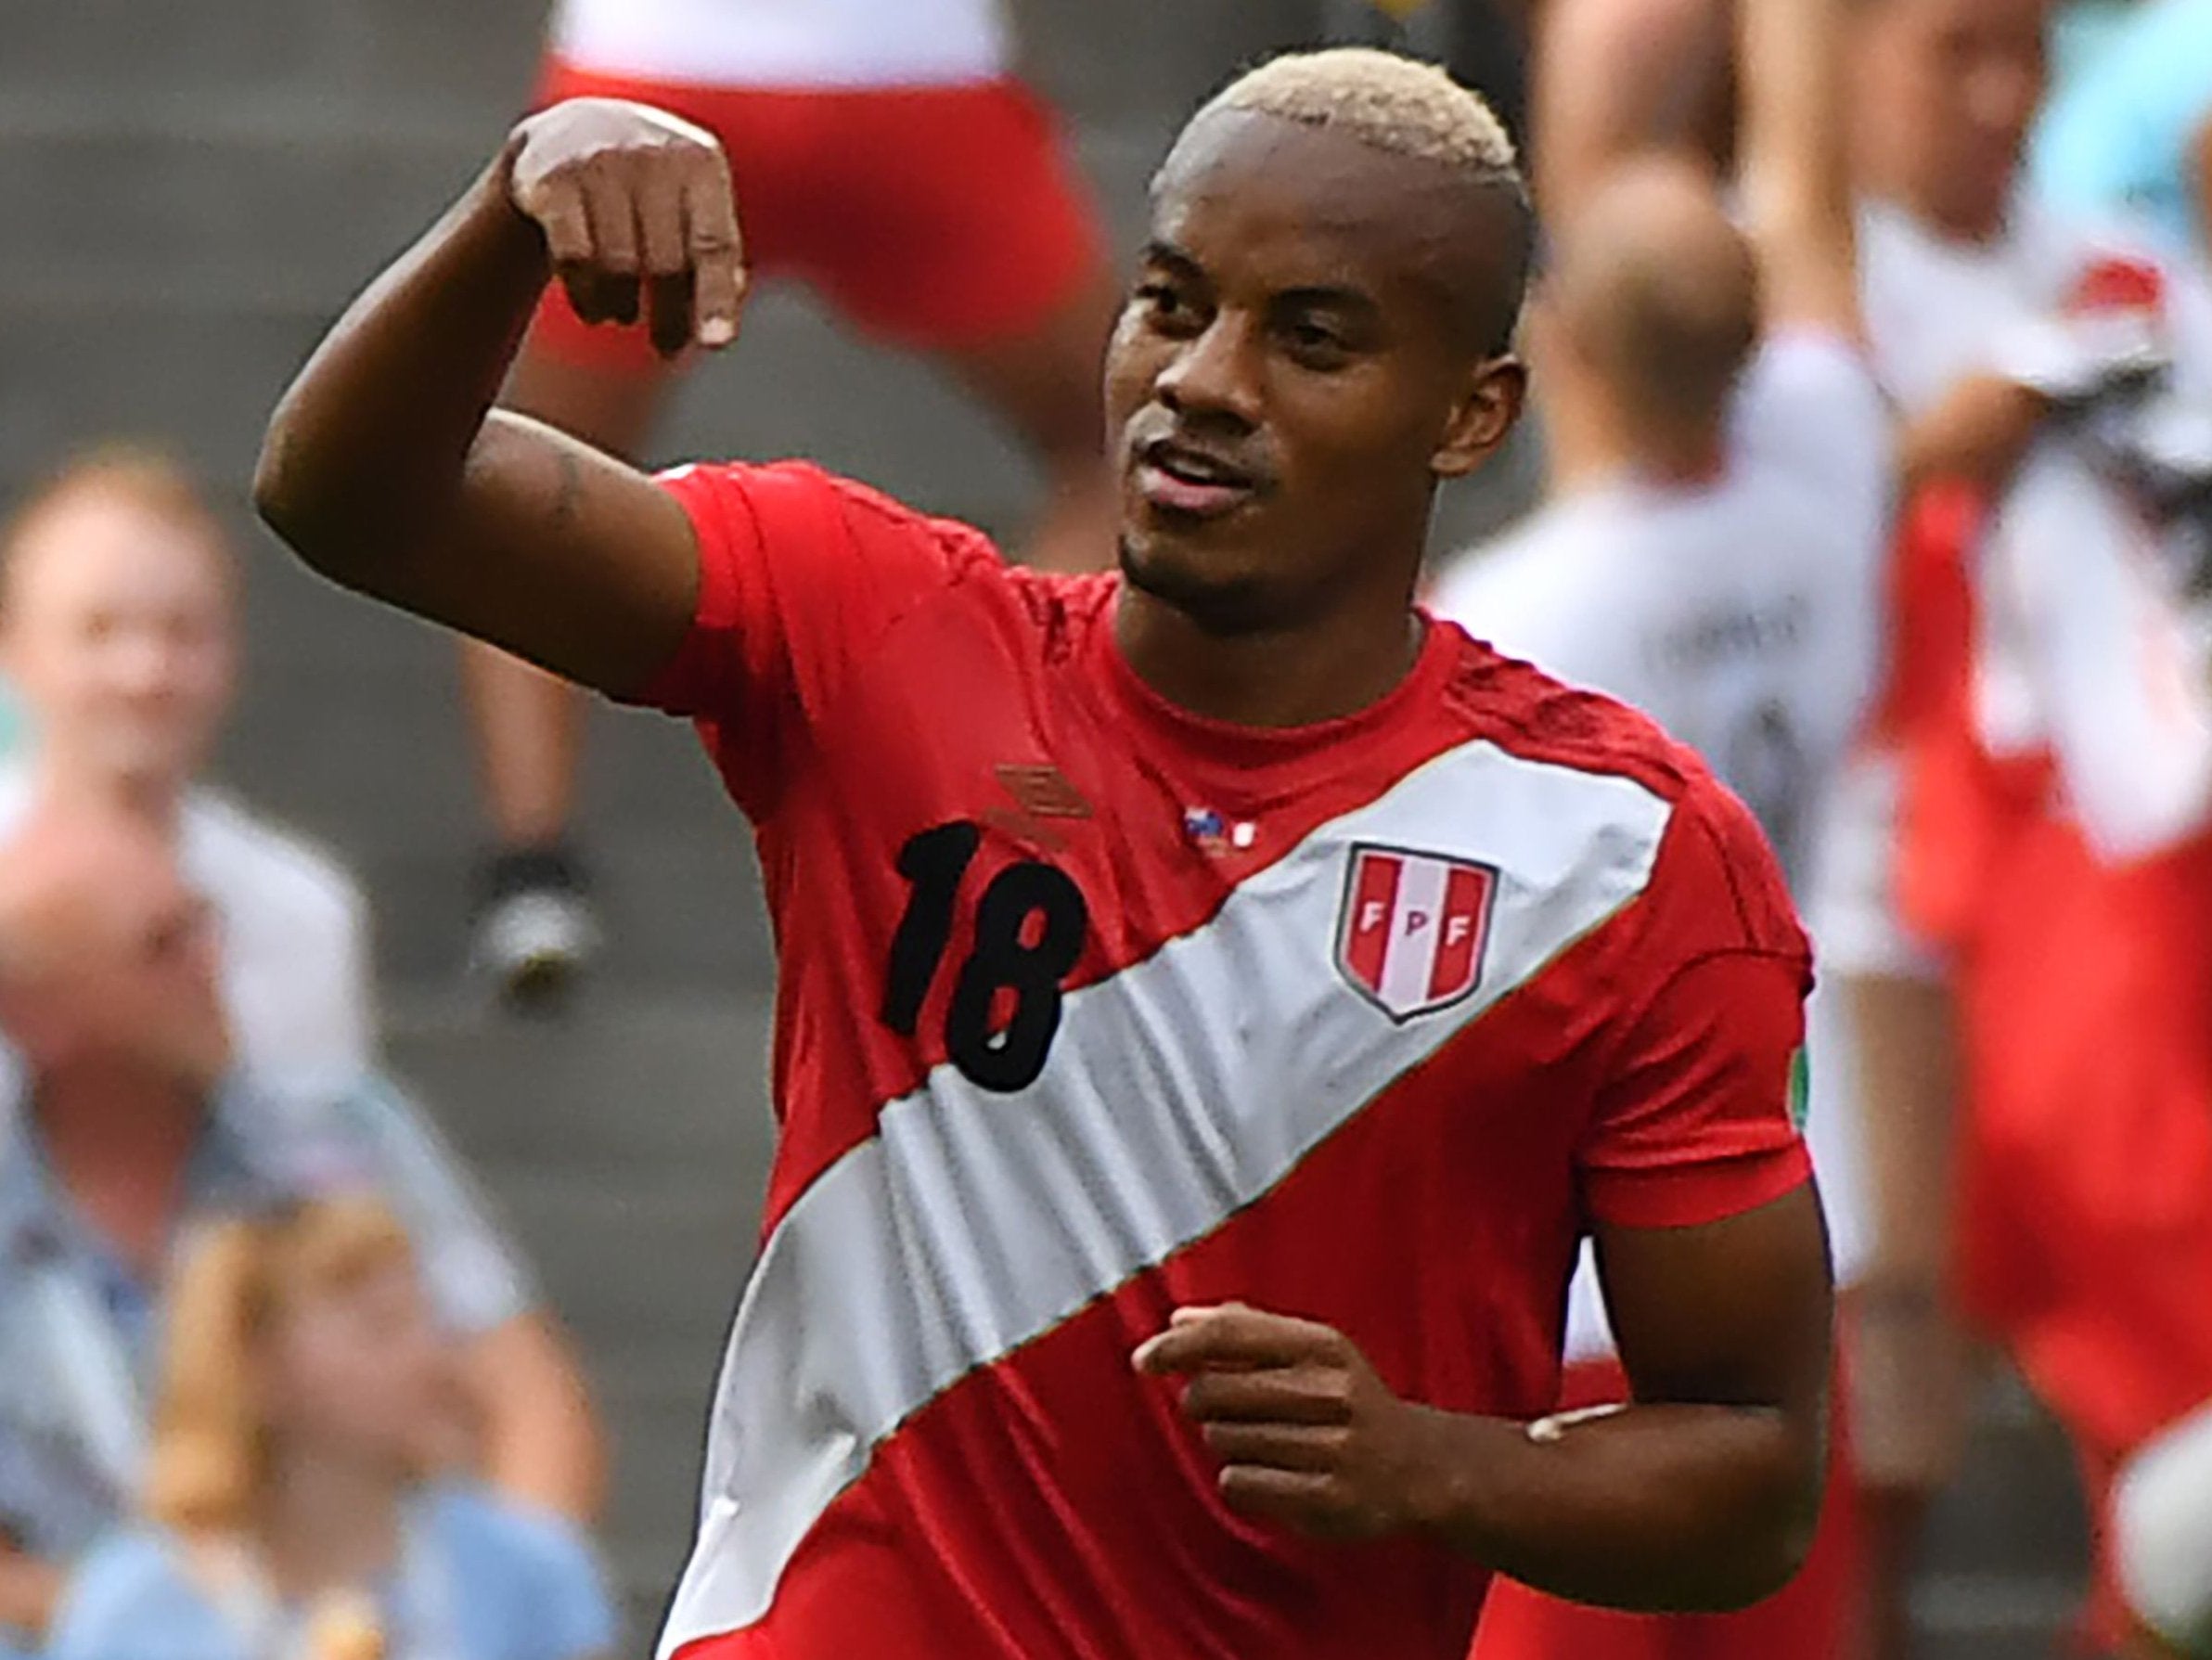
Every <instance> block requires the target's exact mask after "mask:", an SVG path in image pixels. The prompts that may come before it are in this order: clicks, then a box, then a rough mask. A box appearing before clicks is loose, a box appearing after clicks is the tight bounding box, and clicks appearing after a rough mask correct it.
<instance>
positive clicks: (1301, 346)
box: [1282, 317, 1351, 369]
mask: <svg viewBox="0 0 2212 1660" xmlns="http://www.w3.org/2000/svg"><path fill="white" fill-rule="evenodd" d="M1282 333H1283V340H1284V341H1285V342H1286V343H1287V344H1288V345H1289V347H1290V350H1291V355H1292V357H1293V358H1295V359H1296V360H1297V361H1298V362H1299V363H1301V364H1303V365H1305V367H1307V368H1315V369H1331V368H1337V367H1342V366H1343V364H1344V360H1345V358H1346V357H1347V356H1348V355H1349V354H1350V352H1351V346H1350V343H1349V342H1348V341H1345V339H1344V336H1343V335H1342V334H1340V333H1338V332H1337V331H1336V330H1335V329H1334V328H1331V327H1330V326H1329V325H1328V324H1327V323H1323V322H1320V321H1318V320H1317V319H1315V318H1312V317H1301V318H1299V319H1297V320H1296V321H1294V322H1292V323H1289V324H1286V325H1285V326H1284V328H1283V331H1282Z"/></svg>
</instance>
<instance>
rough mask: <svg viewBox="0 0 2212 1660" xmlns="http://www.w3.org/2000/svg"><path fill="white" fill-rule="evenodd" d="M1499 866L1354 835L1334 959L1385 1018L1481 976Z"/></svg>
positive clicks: (1462, 991) (1465, 987)
mask: <svg viewBox="0 0 2212 1660" xmlns="http://www.w3.org/2000/svg"><path fill="white" fill-rule="evenodd" d="M1497 888H1498V872H1497V871H1496V870H1495V869H1492V868H1491V867H1490V866H1488V865H1478V864H1476V863H1474V862H1473V860H1471V859H1454V858H1446V857H1445V856H1442V855H1440V854H1433V853H1409V852H1408V851H1406V850H1405V849H1403V848H1397V847H1377V846H1374V845H1372V844H1370V843H1355V844H1354V845H1353V848H1352V852H1351V866H1350V869H1348V870H1346V872H1345V873H1344V906H1343V908H1342V910H1341V912H1340V914H1339V915H1338V917H1337V920H1336V966H1337V967H1338V968H1339V969H1340V970H1342V971H1343V972H1344V977H1345V978H1346V979H1347V980H1349V981H1351V983H1352V984H1353V985H1354V986H1355V987H1356V988H1357V990H1358V991H1359V993H1360V995H1361V996H1363V997H1366V998H1367V999H1368V1000H1369V1001H1370V1002H1371V1003H1373V1004H1375V1005H1376V1006H1377V1007H1378V1008H1380V1009H1381V1010H1382V1011H1383V1012H1384V1013H1385V1014H1387V1015H1389V1016H1390V1018H1391V1019H1393V1020H1397V1021H1405V1020H1411V1019H1412V1018H1413V1017H1414V1016H1415V1015H1417V1014H1426V1013H1428V1012H1429V1011H1430V1010H1433V1009H1442V1008H1443V1007H1445V1006H1446V1005H1447V1004H1449V1003H1456V1002H1458V1001H1459V1000H1460V998H1461V997H1465V996H1466V995H1467V994H1468V993H1469V992H1471V991H1473V989H1474V988H1475V985H1476V984H1477V983H1478V982H1479V981H1480V980H1481V979H1482V972H1483V946H1484V945H1485V938H1486V936H1487V935H1488V933H1489V931H1490V902H1491V896H1492V895H1493V894H1495V893H1496V891H1497Z"/></svg>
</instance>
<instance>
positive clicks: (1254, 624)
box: [1120, 535, 1274, 634]
mask: <svg viewBox="0 0 2212 1660" xmlns="http://www.w3.org/2000/svg"><path fill="white" fill-rule="evenodd" d="M1120 561H1121V572H1122V580H1123V581H1124V582H1125V583H1126V584H1128V586H1130V587H1132V588H1135V589H1137V590H1138V592H1139V593H1141V594H1145V595H1148V596H1149V597H1151V598H1153V599H1157V600H1158V601H1159V602H1160V603H1161V604H1163V605H1164V606H1167V607H1169V608H1170V609H1172V610H1175V611H1180V612H1182V613H1183V614H1184V615H1185V616H1187V617H1189V618H1190V620H1191V621H1192V622H1193V623H1195V624H1197V625H1198V626H1199V627H1200V628H1202V629H1203V630H1204V631H1205V632H1207V633H1209V634H1242V633H1247V632H1250V631H1252V630H1254V629H1257V628H1261V627H1265V626H1267V623H1268V621H1269V619H1270V618H1271V616H1272V614H1273V611H1274V607H1273V606H1272V604H1271V603H1270V595H1269V592H1268V588H1267V583H1266V582H1265V581H1264V580H1262V579H1261V578H1260V577H1259V576H1258V575H1257V574H1256V573H1253V572H1251V571H1249V570H1246V569H1241V568H1240V567H1241V560H1237V559H1235V558H1234V557H1233V556H1231V557H1224V556H1223V555H1220V554H1209V553H1207V552H1206V551H1204V550H1202V549H1200V548H1196V547H1191V546H1190V545H1189V544H1188V543H1185V542H1182V541H1181V540H1179V539H1177V538H1167V537H1161V536H1157V535H1153V536H1141V537H1140V536H1135V535H1131V536H1125V537H1124V538H1123V540H1122V544H1121V554H1120Z"/></svg>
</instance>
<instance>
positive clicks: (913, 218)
mask: <svg viewBox="0 0 2212 1660" xmlns="http://www.w3.org/2000/svg"><path fill="white" fill-rule="evenodd" d="M576 97H604V98H628V99H631V100H634V101H636V102H637V103H643V104H650V105H652V106H653V107H654V108H655V109H665V110H667V111H669V113H671V114H673V115H680V116H682V117H683V118H684V119H685V120H686V121H688V122H694V123H695V124H697V125H699V126H701V127H704V128H706V129H707V130H708V131H709V132H711V133H713V134H714V135H715V136H716V137H717V138H719V139H720V140H721V141H722V146H723V148H724V149H725V150H726V151H727V154H728V156H729V164H730V173H731V176H732V177H733V178H734V180H735V181H736V184H737V193H738V217H739V225H740V226H741V228H742V230H743V233H744V238H745V255H746V263H747V264H748V265H749V266H750V268H751V269H752V272H753V274H754V276H755V277H764V278H767V279H769V280H775V279H777V278H791V279H793V280H796V281H800V282H804V283H805V284H807V285H808V286H809V287H811V288H813V289H815V290H817V291H818V292H819V293H820V294H821V295H822V296H823V297H824V298H825V299H826V300H828V301H829V302H830V304H832V305H834V306H835V307H836V308H837V309H838V311H840V312H841V313H842V314H843V315H845V316H846V317H847V318H849V319H850V320H851V321H852V322H853V323H854V324H855V326H856V327H857V328H860V329H862V330H863V331H864V332H866V333H868V334H870V335H873V336H875V337H876V338H878V339H880V340H883V341H888V342H890V343H892V344H894V345H899V346H904V347H907V348H909V349H912V350H917V351H931V352H944V351H958V350H961V349H962V348H966V347H974V346H981V345H987V344H990V343H993V342H995V341H1002V340H1009V339H1014V338H1018V337H1020V336H1021V335H1023V334H1025V333H1028V332H1030V331H1031V330H1033V329H1035V328H1037V327H1038V326H1039V325H1041V324H1042V323H1044V322H1045V321H1046V319H1047V318H1048V317H1049V316H1050V315H1052V314H1053V313H1054V312H1055V311H1057V310H1059V309H1060V307H1061V305H1063V304H1064V303H1066V302H1068V301H1069V300H1070V299H1072V298H1073V297H1074V295H1075V293H1076V292H1077V291H1078V290H1080V289H1081V288H1082V287H1083V285H1084V284H1085V283H1086V282H1087V280H1089V279H1090V277H1091V276H1092V274H1093V273H1094V272H1096V271H1097V270H1098V269H1099V267H1100V264H1101V262H1102V260H1103V258H1104V238H1103V237H1102V235H1101V234H1100V228H1099V222H1098V217H1097V214H1096V212H1095V210H1094V209H1093V207H1092V205H1091V200H1090V196H1089V193H1088V191H1087V188H1086V187H1085V186H1084V185H1083V183H1082V182H1081V180H1080V179H1079V178H1078V176H1077V175H1076V173H1075V171H1074V167H1073V166H1072V164H1071V163H1070V161H1069V159H1068V156H1067V153H1066V151H1065V148H1064V147H1063V146H1062V145H1061V139H1060V134H1059V131H1058V128H1057V126H1056V124H1055V123H1054V121H1053V119H1052V117H1051V115H1050V113H1049V112H1048V110H1047V109H1045V108H1044V106H1043V105H1042V104H1040V103H1039V102H1038V101H1037V99H1036V97H1035V96H1034V95H1033V94H1032V93H1030V92H1029V90H1028V89H1027V88H1025V87H1024V86H1022V84H1020V83H1018V82H1014V81H989V82H979V83H973V84H963V85H957V86H911V87H909V86H894V87H864V88H843V87H800V88H778V87H749V86H748V87H737V86H706V85H692V84H685V83H680V82H670V81H642V80H634V79H630V78H627V77H624V76H620V75H603V74H598V73H595V72H594V71H589V70H585V69H579V68H576V67H575V66H573V65H571V64H566V63H563V62H561V61H559V59H558V58H556V59H554V60H553V61H552V62H551V63H550V64H549V65H548V67H547V73H546V76H545V79H544V80H543V82H542V83H541V84H540V86H539V88H538V95H537V99H536V103H537V106H538V107H539V108H543V107H544V106H546V105H547V104H552V103H558V102H559V101H560V100H561V99H563V98H576ZM531 338H532V341H533V342H534V344H536V345H538V346H540V347H542V348H544V349H546V350H548V351H551V352H553V353H555V354H558V355H559V356H561V357H564V358H567V359H569V360H571V361H575V362H582V363H586V364H591V365H595V366H599V367H615V368H620V367H637V368H639V369H647V368H652V367H657V366H659V365H660V363H661V361H662V360H661V359H660V358H659V357H658V356H657V355H656V354H655V353H654V351H653V349H652V344H651V341H649V339H648V337H647V334H646V331H645V328H643V326H642V325H640V326H637V327H633V328H610V327H595V326H592V325H589V324H586V323H585V322H584V320H583V319H582V318H580V317H578V316H577V315H576V314H575V312H574V310H573V309H572V307H571V306H570V304H569V303H568V297H567V295H566V294H565V293H563V292H562V291H561V290H560V288H559V285H558V284H557V285H554V286H553V287H551V288H548V289H547V291H546V298H545V300H544V301H543V302H541V304H540V306H539V309H538V315H537V320H536V322H535V324H534V327H533V330H532V337H531Z"/></svg>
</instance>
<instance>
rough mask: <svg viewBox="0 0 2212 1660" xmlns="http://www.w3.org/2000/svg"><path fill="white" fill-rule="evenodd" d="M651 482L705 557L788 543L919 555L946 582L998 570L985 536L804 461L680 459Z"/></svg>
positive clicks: (896, 555) (901, 556)
mask: <svg viewBox="0 0 2212 1660" xmlns="http://www.w3.org/2000/svg"><path fill="white" fill-rule="evenodd" d="M656 482H657V483H659V484H660V485H661V487H662V489H663V490H665V491H667V492H668V493H669V494H670V495H673V496H675V498H676V500H677V501H678V502H679V503H680V504H681V505H682V506H683V508H684V509H685V511H686V512H687V513H688V514H689V515H690V517H691V521H692V523H693V524H694V526H695V527H697V529H698V531H699V532H700V535H701V545H702V550H703V551H705V552H706V553H707V555H708V556H709V558H710V559H713V558H714V557H715V556H716V555H720V556H722V557H725V558H727V557H730V556H732V555H742V554H744V553H747V552H752V551H758V550H763V549H766V548H772V547H776V546H778V545H781V544H790V543H804V544H817V545H818V544H823V543H830V544H835V545H838V546H841V547H853V548H855V550H856V551H860V552H863V553H869V554H875V555H879V556H882V557H889V558H899V559H902V560H907V561H919V562H920V563H922V564H924V565H928V566H933V567H936V568H938V569H939V570H941V571H942V573H944V575H945V579H946V580H947V581H953V580H958V579H960V578H963V577H968V576H972V575H977V574H980V573H984V571H986V570H988V569H1003V566H1004V561H1003V560H1000V559H999V557H998V553H997V548H996V547H993V545H992V543H991V540H990V538H989V537H988V536H986V535H984V533H983V532H982V531H980V530H977V529H976V528H975V527H974V526H972V525H969V524H963V523H961V522H959V521H958V520H952V519H942V518H938V517H936V516H935V515H933V514H929V513H924V512H922V511H920V509H919V508H911V507H908V506H907V504H906V503H904V502H902V501H899V500H897V499H895V498H894V497H892V496H889V495H884V494H883V493H882V492H881V491H880V490H877V489H875V488H873V487H872V486H870V485H868V484H864V483H860V482H859V481H858V480H855V479H849V478H845V477H842V475H840V474H837V473H833V472H830V471H827V470H824V469H822V468H819V467H817V466H815V465H814V464H813V463H812V462H807V461H775V462H768V463H765V464H756V463H752V462H742V461H719V462H704V461H694V462H687V463H685V464H683V465H681V466H678V467H674V468H671V469H669V470H667V471H665V472H663V473H661V474H660V475H659V476H658V478H657V480H656Z"/></svg>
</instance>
